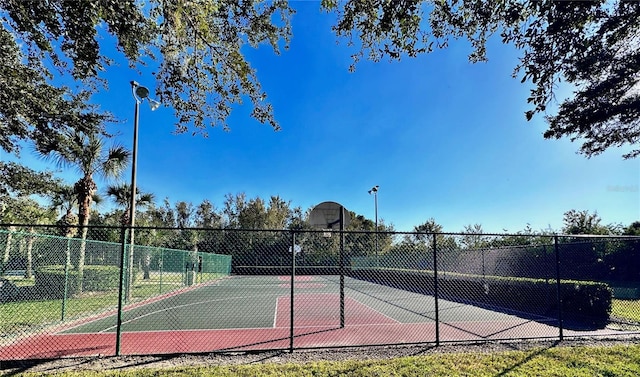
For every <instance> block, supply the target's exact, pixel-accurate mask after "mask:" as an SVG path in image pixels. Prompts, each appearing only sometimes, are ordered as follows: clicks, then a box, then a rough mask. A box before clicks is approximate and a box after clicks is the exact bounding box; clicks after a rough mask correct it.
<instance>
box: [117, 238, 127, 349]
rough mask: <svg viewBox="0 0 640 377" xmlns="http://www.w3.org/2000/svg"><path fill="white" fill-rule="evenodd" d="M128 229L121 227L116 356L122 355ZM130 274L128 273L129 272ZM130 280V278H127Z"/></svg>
mask: <svg viewBox="0 0 640 377" xmlns="http://www.w3.org/2000/svg"><path fill="white" fill-rule="evenodd" d="M126 243H127V236H126V230H125V228H124V226H123V227H121V228H120V245H121V248H120V289H119V290H118V320H117V323H116V356H120V343H121V339H122V301H123V300H124V296H125V295H124V290H125V269H126V262H125V261H126V257H127V253H126ZM127 275H128V274H127ZM127 280H128V279H127Z"/></svg>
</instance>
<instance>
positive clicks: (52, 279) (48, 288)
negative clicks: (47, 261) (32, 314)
mask: <svg viewBox="0 0 640 377" xmlns="http://www.w3.org/2000/svg"><path fill="white" fill-rule="evenodd" d="M65 275H67V296H68V297H69V296H73V295H74V294H76V293H78V271H77V270H69V271H67V272H65V269H64V266H60V265H57V266H46V267H42V268H39V269H38V270H36V272H35V286H34V291H35V294H37V295H38V296H40V297H46V298H55V299H58V298H63V297H64V285H65ZM83 275H84V276H83V284H82V286H83V288H82V289H83V291H84V292H100V291H111V290H117V289H118V288H119V286H120V283H119V282H120V269H119V268H118V267H114V266H85V268H84V271H83ZM134 279H135V277H134Z"/></svg>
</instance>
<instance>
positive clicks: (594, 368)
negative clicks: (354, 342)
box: [9, 345, 640, 377]
mask: <svg viewBox="0 0 640 377" xmlns="http://www.w3.org/2000/svg"><path fill="white" fill-rule="evenodd" d="M78 365H80V364H78ZM9 373H11V372H9ZM46 373H47V375H51V374H55V375H57V376H100V377H101V376H169V375H171V376H247V377H248V376H252V377H253V376H257V377H261V376H342V375H348V376H356V377H359V376H362V377H369V376H479V377H482V376H527V377H529V376H531V377H533V376H536V377H546V376H572V377H581V376H585V377H586V376H589V377H591V376H603V377H606V376H629V377H631V376H638V375H640V345H630V346H629V345H627V346H619V345H618V346H610V347H553V348H537V349H532V350H528V351H510V352H497V353H453V354H434V355H426V356H414V357H402V358H396V359H388V360H362V361H357V360H349V361H341V362H335V361H331V362H329V361H316V362H308V363H288V364H279V363H257V364H250V365H232V366H194V367H175V368H174V367H172V368H164V369H157V368H136V369H128V370H127V369H118V370H113V371H109V370H100V371H95V370H82V371H81V370H78V371H73V372H60V373H55V370H54V369H47V372H46ZM22 375H24V376H32V375H33V376H35V375H42V374H37V373H28V372H27V373H24V374H22Z"/></svg>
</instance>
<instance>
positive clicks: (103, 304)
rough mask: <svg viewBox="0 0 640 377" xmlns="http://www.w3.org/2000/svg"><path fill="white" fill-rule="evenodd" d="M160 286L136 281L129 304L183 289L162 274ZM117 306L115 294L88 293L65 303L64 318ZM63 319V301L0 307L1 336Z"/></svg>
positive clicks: (23, 282) (155, 279)
mask: <svg viewBox="0 0 640 377" xmlns="http://www.w3.org/2000/svg"><path fill="white" fill-rule="evenodd" d="M206 275H207V276H204V277H203V280H204V281H207V280H212V279H215V278H219V277H220V276H221V275H215V274H206ZM162 278H163V281H162V285H161V284H160V280H159V279H160V276H159V275H152V279H149V280H143V279H141V278H138V279H137V281H136V284H135V285H134V288H133V292H132V296H133V297H132V301H134V302H135V301H140V300H144V299H146V298H149V297H153V296H157V295H159V294H161V293H166V292H170V291H173V290H175V289H178V288H181V287H182V274H180V273H178V274H175V273H165V274H164V275H163V277H162ZM13 282H14V283H15V284H16V285H18V286H27V287H28V286H29V285H33V279H16V280H13ZM117 304H118V292H117V291H110V292H89V293H87V294H84V295H81V296H79V297H72V298H69V299H67V301H66V303H65V318H67V319H70V318H76V317H79V316H82V315H85V314H91V313H96V312H101V311H103V310H107V309H110V308H115V307H116V306H117ZM61 318H62V299H56V300H40V301H18V302H8V303H4V304H0V334H11V333H16V332H20V331H24V330H30V329H32V328H33V327H37V326H42V325H48V324H54V323H57V322H59V321H60V320H61Z"/></svg>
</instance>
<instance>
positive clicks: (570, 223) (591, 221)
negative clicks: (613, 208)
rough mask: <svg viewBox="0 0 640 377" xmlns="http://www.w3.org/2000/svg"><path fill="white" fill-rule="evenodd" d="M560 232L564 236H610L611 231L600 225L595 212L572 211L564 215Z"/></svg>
mask: <svg viewBox="0 0 640 377" xmlns="http://www.w3.org/2000/svg"><path fill="white" fill-rule="evenodd" d="M562 222H563V223H564V226H563V228H562V231H563V232H564V233H566V234H610V233H611V229H610V228H608V227H606V226H604V225H602V224H601V222H602V219H601V218H600V216H599V215H598V213H597V212H594V213H590V212H589V211H587V210H584V211H577V210H575V209H572V210H570V211H567V212H565V213H564V216H563V218H562Z"/></svg>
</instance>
